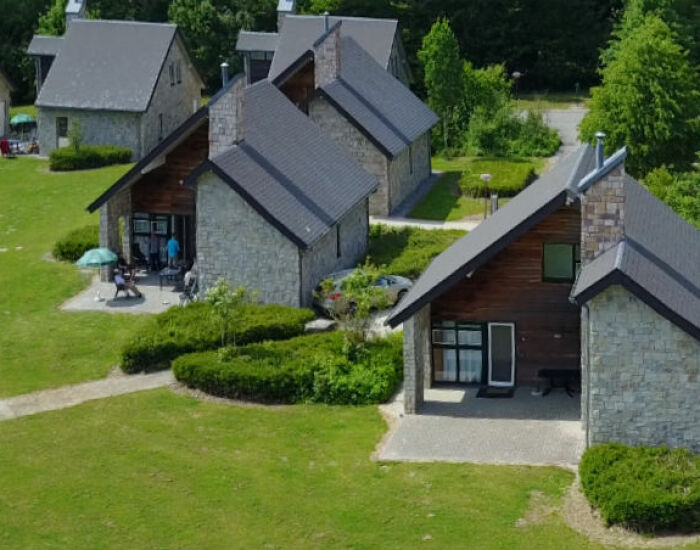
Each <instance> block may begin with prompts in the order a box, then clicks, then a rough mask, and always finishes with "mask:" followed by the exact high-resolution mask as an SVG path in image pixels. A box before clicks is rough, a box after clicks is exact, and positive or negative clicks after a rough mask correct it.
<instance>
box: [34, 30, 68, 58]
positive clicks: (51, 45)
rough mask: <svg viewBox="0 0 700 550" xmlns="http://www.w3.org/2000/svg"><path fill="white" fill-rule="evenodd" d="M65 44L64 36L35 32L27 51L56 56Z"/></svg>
mask: <svg viewBox="0 0 700 550" xmlns="http://www.w3.org/2000/svg"><path fill="white" fill-rule="evenodd" d="M62 45H63V37H62V36H46V35H43V34H35V35H34V36H33V37H32V41H31V42H30V43H29V47H28V48H27V53H28V54H29V55H52V56H54V57H55V56H56V55H57V54H58V52H59V50H60V49H61V46H62Z"/></svg>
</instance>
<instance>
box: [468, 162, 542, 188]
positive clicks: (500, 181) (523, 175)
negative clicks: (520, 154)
mask: <svg viewBox="0 0 700 550" xmlns="http://www.w3.org/2000/svg"><path fill="white" fill-rule="evenodd" d="M490 162H493V161H490ZM481 164H482V163H480V162H479V161H476V162H475V163H474V168H476V169H478V168H479V167H480V165H481ZM503 165H504V166H507V170H506V171H504V173H503V174H502V175H501V174H498V175H494V174H492V175H494V177H493V179H492V180H491V181H490V182H489V183H488V190H489V193H498V196H499V197H514V196H515V195H517V194H518V193H520V191H522V190H523V189H525V187H527V186H528V185H530V184H531V183H532V182H533V181H535V180H536V179H537V174H536V173H535V167H534V166H533V164H532V163H531V162H528V161H515V160H512V159H511V160H509V161H507V163H506V162H504V163H503ZM459 187H460V189H461V190H462V193H464V195H466V196H467V197H483V196H484V192H485V190H486V185H485V183H484V182H483V181H482V179H481V172H477V171H475V170H472V171H471V172H463V173H462V177H461V178H460V180H459Z"/></svg>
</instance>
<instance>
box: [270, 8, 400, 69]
mask: <svg viewBox="0 0 700 550" xmlns="http://www.w3.org/2000/svg"><path fill="white" fill-rule="evenodd" d="M338 21H342V22H343V30H342V32H343V35H344V36H349V37H352V38H353V39H354V40H355V41H356V42H357V43H358V44H359V45H360V46H361V47H362V48H363V49H364V50H365V51H366V52H367V53H368V54H369V55H370V56H371V57H372V59H374V60H375V61H376V62H377V63H378V64H379V66H380V67H382V68H383V69H385V70H386V68H387V67H388V65H389V59H390V58H391V49H392V46H393V44H394V38H395V36H396V30H397V27H398V21H396V20H395V19H371V18H366V17H338V16H329V27H332V26H333V25H335V24H336V23H337V22H338ZM324 32H325V21H324V16H322V15H287V16H286V17H285V19H284V25H282V31H281V32H280V36H279V44H278V47H277V50H276V51H275V56H274V57H273V58H272V65H271V66H270V73H269V74H268V78H269V79H270V80H274V79H275V78H277V77H278V76H280V75H281V74H282V73H283V72H284V71H285V70H286V69H287V68H288V67H289V66H290V65H292V64H293V63H294V62H295V61H296V60H297V59H298V58H299V57H301V56H302V55H303V54H304V53H305V52H307V51H309V50H311V49H312V46H313V43H314V42H315V41H316V40H317V39H318V38H319V37H320V36H321V35H322V34H323V33H324Z"/></svg>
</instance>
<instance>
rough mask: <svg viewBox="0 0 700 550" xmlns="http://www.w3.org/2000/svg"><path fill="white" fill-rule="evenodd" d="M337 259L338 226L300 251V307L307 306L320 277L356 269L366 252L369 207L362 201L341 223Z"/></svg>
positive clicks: (320, 279) (321, 278)
mask: <svg viewBox="0 0 700 550" xmlns="http://www.w3.org/2000/svg"><path fill="white" fill-rule="evenodd" d="M339 227H340V251H341V254H340V257H338V255H337V249H336V236H337V231H338V226H336V227H334V228H332V229H331V230H330V231H329V232H328V233H326V234H325V235H324V236H323V237H321V239H319V240H318V241H317V242H316V243H314V245H313V246H312V247H311V248H310V249H308V250H306V251H304V252H303V256H302V262H301V274H302V290H301V293H302V294H301V296H302V305H304V306H309V305H311V301H312V299H313V291H314V289H315V288H316V286H317V285H318V283H320V282H321V281H322V280H323V278H324V277H325V276H326V275H328V274H330V273H334V272H336V271H340V270H342V269H348V268H350V267H355V266H356V265H357V264H358V262H359V261H360V260H361V259H362V257H363V256H364V255H365V254H366V253H367V244H368V240H369V218H368V204H367V201H366V200H363V201H362V202H360V203H359V204H357V205H356V206H355V207H354V208H353V209H352V210H350V212H348V213H347V214H346V215H345V216H344V217H343V219H342V220H340V224H339Z"/></svg>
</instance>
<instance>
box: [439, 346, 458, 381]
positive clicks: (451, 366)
mask: <svg viewBox="0 0 700 550" xmlns="http://www.w3.org/2000/svg"><path fill="white" fill-rule="evenodd" d="M433 365H434V369H435V381H436V382H456V381H457V352H456V350H453V349H443V348H433Z"/></svg>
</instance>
